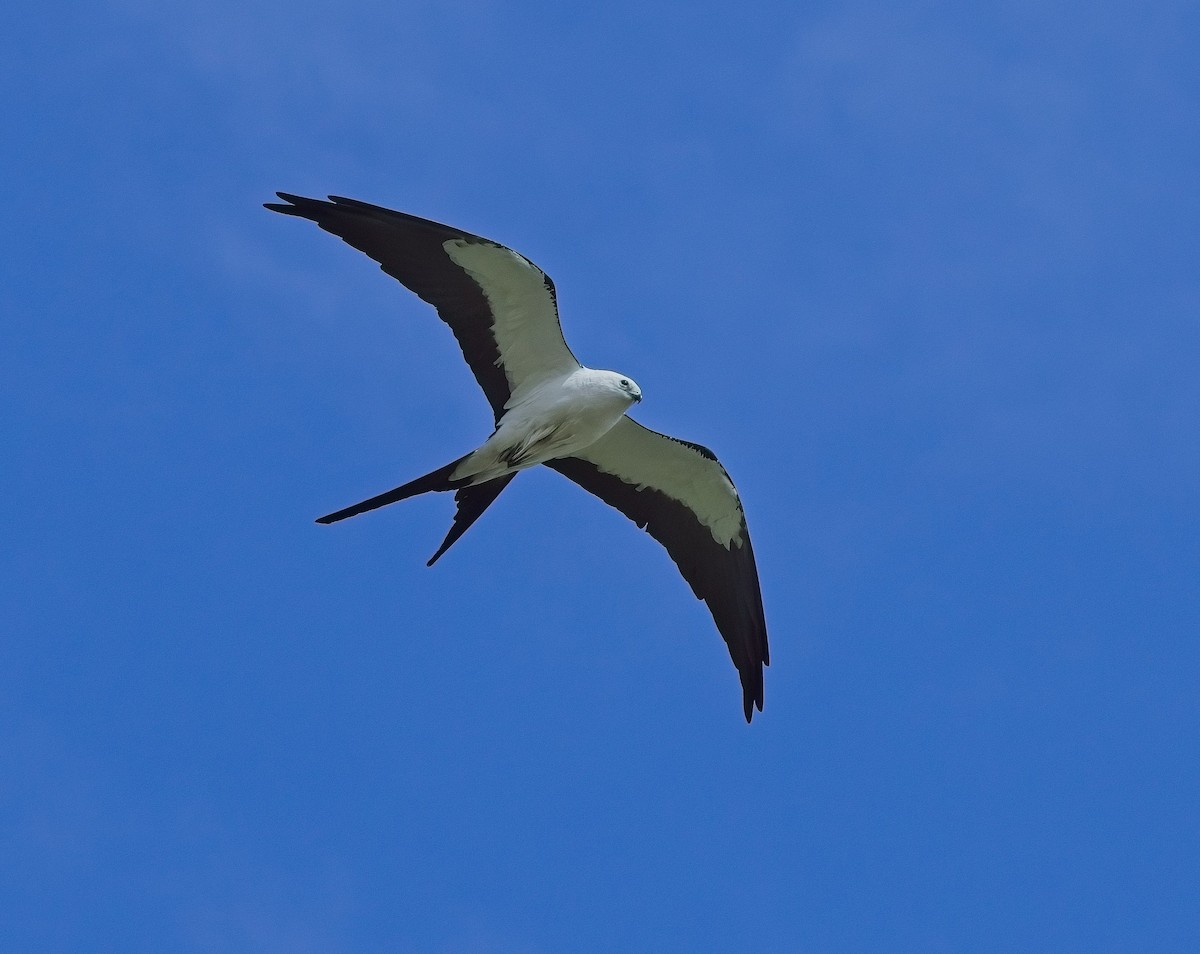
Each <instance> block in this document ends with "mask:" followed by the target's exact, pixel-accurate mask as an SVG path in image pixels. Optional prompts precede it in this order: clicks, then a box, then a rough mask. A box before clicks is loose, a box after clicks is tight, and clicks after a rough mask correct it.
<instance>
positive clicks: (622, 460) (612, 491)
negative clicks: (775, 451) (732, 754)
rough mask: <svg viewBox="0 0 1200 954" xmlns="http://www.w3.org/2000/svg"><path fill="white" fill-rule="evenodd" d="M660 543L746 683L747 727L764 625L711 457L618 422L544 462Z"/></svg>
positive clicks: (759, 675)
mask: <svg viewBox="0 0 1200 954" xmlns="http://www.w3.org/2000/svg"><path fill="white" fill-rule="evenodd" d="M546 466H547V467H550V468H552V469H554V470H557V471H558V472H559V473H560V474H563V475H564V476H566V477H569V478H570V479H571V480H573V481H575V483H577V484H579V486H581V487H582V488H583V489H584V490H587V491H590V492H591V493H593V494H595V495H596V496H597V497H599V498H600V499H601V500H603V501H604V502H605V503H607V504H610V505H611V506H613V507H616V508H617V509H618V510H620V511H621V513H623V514H625V516H627V517H628V518H629V519H630V520H632V521H633V522H634V523H636V524H637V525H638V526H639V527H642V528H644V529H645V530H646V531H647V532H648V533H649V534H650V535H651V536H652V537H654V539H655V540H657V541H658V542H659V543H661V544H662V545H663V546H664V547H666V549H667V553H669V554H670V555H671V559H672V560H674V561H675V563H676V564H677V565H678V567H679V571H680V572H681V573H682V574H683V578H684V579H685V580H687V582H688V584H689V585H690V586H691V588H692V592H694V593H695V594H696V596H697V597H698V598H699V599H702V600H704V602H705V603H707V604H708V608H709V611H710V612H711V613H712V615H713V620H714V621H715V622H716V624H717V629H718V631H719V632H720V633H721V636H722V637H723V638H724V639H725V642H726V644H727V645H728V647H729V655H730V656H731V657H732V658H733V664H734V665H735V666H736V667H737V670H738V675H739V676H740V677H741V681H742V697H743V707H744V709H745V713H746V721H747V722H749V721H750V717H751V715H752V714H753V709H754V707H755V706H757V707H758V710H759V711H760V712H761V711H762V707H763V671H762V670H763V666H766V665H768V663H769V658H768V653H767V624H766V619H765V617H764V615H763V605H762V593H761V591H760V589H759V585H758V570H757V568H756V567H755V564H754V551H753V550H752V549H751V547H750V532H749V530H748V529H747V527H746V517H745V514H744V513H743V512H742V503H741V500H740V499H739V498H738V493H737V490H736V489H735V488H734V486H733V482H732V481H731V480H730V479H729V475H728V474H726V473H725V468H723V467H722V466H721V464H720V463H719V462H718V461H717V458H716V457H715V456H714V455H713V453H712V452H711V451H710V450H708V449H707V448H704V447H700V446H699V445H697V444H689V443H688V442H686V441H680V440H676V439H675V438H673V437H668V436H666V435H665V434H659V433H658V432H656V431H652V430H649V429H648V428H645V427H642V425H641V424H638V423H637V422H636V421H634V420H631V419H630V418H628V417H626V418H622V419H621V420H620V421H619V422H618V423H617V425H616V426H615V427H614V428H613V429H612V430H611V431H609V432H608V433H607V434H605V435H604V436H603V437H602V438H600V440H598V441H596V443H594V444H592V445H591V446H590V447H588V448H587V449H586V450H585V451H583V452H581V453H580V454H577V455H576V456H574V457H565V458H562V459H559V460H551V461H547V462H546Z"/></svg>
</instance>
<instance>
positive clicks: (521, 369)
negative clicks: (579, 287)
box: [265, 192, 579, 420]
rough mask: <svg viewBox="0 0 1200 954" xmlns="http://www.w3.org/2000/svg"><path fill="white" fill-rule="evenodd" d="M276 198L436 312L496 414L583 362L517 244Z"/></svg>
mask: <svg viewBox="0 0 1200 954" xmlns="http://www.w3.org/2000/svg"><path fill="white" fill-rule="evenodd" d="M277 194H278V196H279V197H280V198H281V199H283V200H284V201H285V202H287V203H289V204H287V205H284V204H282V203H278V202H268V203H266V204H265V205H266V208H268V209H270V210H271V211H273V212H283V213H285V214H286V215H296V216H299V217H301V218H305V219H310V220H312V221H313V222H316V223H317V225H319V226H320V227H321V228H323V229H324V230H325V231H326V232H331V233H333V234H334V235H336V236H338V238H340V239H342V240H343V241H344V242H346V243H347V244H349V245H352V246H353V247H354V248H356V249H358V250H359V251H361V252H365V253H366V254H367V255H369V256H370V257H371V258H373V259H374V260H375V261H377V262H378V263H379V265H380V267H381V268H382V269H383V270H384V271H385V272H387V274H389V275H391V276H392V277H393V278H395V279H396V280H397V281H399V282H400V283H401V284H402V285H404V286H405V287H406V288H408V289H409V290H410V291H412V292H414V293H416V294H417V295H418V296H419V297H421V298H422V299H424V300H425V301H427V302H429V304H431V305H433V306H434V307H435V308H436V309H437V312H438V315H439V316H440V317H441V319H442V320H443V321H444V322H446V324H448V325H449V326H450V330H451V331H453V332H454V337H455V338H457V339H458V344H459V347H461V348H462V353H463V357H464V358H466V359H467V364H468V365H470V368H471V372H472V373H473V374H474V375H475V379H476V380H477V381H478V382H479V386H480V387H481V388H483V393H484V395H485V396H486V397H487V399H488V402H489V403H490V404H491V405H492V410H493V411H494V412H495V415H496V419H497V420H499V419H500V416H501V415H502V414H503V413H504V406H505V404H506V403H507V402H508V400H509V398H510V397H511V396H512V395H513V393H514V392H516V391H518V390H519V389H521V388H522V387H525V386H529V385H535V384H537V383H538V382H540V381H543V380H545V379H547V378H549V377H554V376H556V375H560V374H567V373H570V372H571V371H573V370H575V369H576V368H578V367H579V362H578V361H576V360H575V357H574V355H572V354H571V351H570V349H569V348H568V347H567V344H566V341H564V340H563V336H562V329H561V328H560V327H559V323H558V305H557V302H556V299H555V293H554V283H553V282H551V281H550V279H549V278H548V277H547V276H546V274H545V272H543V271H542V270H541V269H540V268H538V267H537V266H536V265H534V264H533V263H532V262H530V261H529V260H528V259H526V258H524V257H523V256H521V255H519V254H517V253H516V252H514V251H512V250H511V249H508V248H505V247H504V246H503V245H500V244H498V243H496V242H492V241H490V240H489V239H485V238H480V237H479V236H478V235H472V234H471V233H470V232H463V231H461V230H460V229H455V228H451V227H450V226H448V225H441V224H439V223H437V222H431V221H429V220H428V219H421V218H417V217H416V216H415V215H407V214H405V213H403V212H393V211H391V210H390V209H384V208H381V207H379V206H377V205H369V204H368V203H366V202H359V201H358V200H356V199H343V198H339V197H338V196H330V197H329V201H328V202H326V201H323V200H321V199H306V198H304V197H302V196H297V195H289V194H287V193H285V192H280V193H277Z"/></svg>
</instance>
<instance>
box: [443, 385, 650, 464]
mask: <svg viewBox="0 0 1200 954" xmlns="http://www.w3.org/2000/svg"><path fill="white" fill-rule="evenodd" d="M582 370H583V371H585V372H586V371H588V370H589V369H586V368H585V369H582ZM576 375H578V372H577V373H576ZM576 375H572V376H569V377H568V378H567V379H566V380H564V381H555V382H549V383H547V385H545V386H543V387H542V388H540V389H538V390H537V391H535V392H533V393H531V394H529V395H527V396H526V397H525V398H524V399H523V400H521V401H520V402H519V403H517V404H515V405H514V406H513V407H511V408H509V409H508V410H507V411H506V412H505V414H504V416H503V417H502V418H501V419H500V423H499V424H498V425H497V427H496V431H495V433H494V434H492V436H491V437H489V438H488V439H487V441H485V442H484V444H483V445H482V446H481V447H480V448H479V449H478V450H476V451H475V452H474V453H472V454H471V455H470V456H469V457H467V459H466V460H464V461H463V462H462V463H461V464H459V466H458V468H457V469H456V470H455V471H454V474H453V475H452V479H453V480H462V479H463V478H466V477H471V478H474V479H473V480H472V481H471V482H472V483H473V484H478V483H483V482H484V481H486V480H492V479H494V478H496V477H500V476H503V475H504V474H508V473H512V472H513V471H515V470H523V469H524V468H526V467H533V466H534V465H536V464H541V463H544V462H546V461H548V460H554V459H555V458H556V457H570V456H571V455H572V454H575V453H577V452H579V451H581V450H583V449H584V448H585V447H590V446H591V445H592V444H593V443H595V442H596V441H597V440H599V439H600V438H601V437H603V436H604V435H605V434H607V433H608V432H609V431H610V430H611V429H612V427H613V425H614V424H616V423H617V421H619V420H620V419H621V418H622V417H624V415H625V412H626V411H627V410H628V409H629V403H630V402H629V401H628V400H626V399H625V398H623V397H622V396H620V395H614V394H613V393H612V392H611V391H610V390H602V389H596V388H591V387H588V386H587V381H586V379H585V380H584V381H582V382H580V381H578V380H572V379H573V378H575V377H576Z"/></svg>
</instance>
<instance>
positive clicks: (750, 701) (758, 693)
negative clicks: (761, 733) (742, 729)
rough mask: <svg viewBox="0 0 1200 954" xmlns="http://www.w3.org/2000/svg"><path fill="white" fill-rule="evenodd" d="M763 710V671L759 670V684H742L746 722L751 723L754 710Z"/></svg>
mask: <svg viewBox="0 0 1200 954" xmlns="http://www.w3.org/2000/svg"><path fill="white" fill-rule="evenodd" d="M755 709H757V710H758V711H759V712H762V711H763V685H762V671H761V670H760V671H759V678H758V683H757V685H754V686H750V685H743V686H742V711H743V713H745V716H746V724H747V725H749V724H750V722H751V720H753V718H754V710H755Z"/></svg>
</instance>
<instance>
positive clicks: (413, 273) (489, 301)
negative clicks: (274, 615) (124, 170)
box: [266, 192, 768, 722]
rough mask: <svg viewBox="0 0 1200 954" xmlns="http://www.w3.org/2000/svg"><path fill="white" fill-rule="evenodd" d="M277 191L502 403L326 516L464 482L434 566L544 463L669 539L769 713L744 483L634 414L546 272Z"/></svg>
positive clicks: (362, 207)
mask: <svg viewBox="0 0 1200 954" xmlns="http://www.w3.org/2000/svg"><path fill="white" fill-rule="evenodd" d="M277 194H278V195H279V197H280V198H281V199H283V200H284V202H286V203H287V204H286V205H285V204H282V203H274V202H271V203H266V207H267V208H268V209H271V210H272V211H274V212H283V213H285V214H287V215H297V216H300V217H301V218H305V219H311V220H312V221H313V222H316V223H317V225H319V226H320V227H321V228H322V229H324V230H325V231H326V232H331V233H333V234H334V235H336V236H338V237H339V238H340V239H342V240H343V241H344V242H346V243H347V244H349V245H351V246H353V247H354V248H356V249H358V250H359V251H361V252H365V253H366V254H367V255H369V256H370V257H371V258H373V259H374V260H375V261H376V262H378V263H379V265H380V267H382V268H383V270H384V271H385V272H387V274H389V275H391V276H392V277H393V278H395V279H397V280H399V282H400V283H401V284H402V285H404V286H405V287H406V288H408V289H409V290H410V291H413V292H415V293H416V294H417V295H418V296H420V297H421V298H422V299H424V300H425V301H427V302H429V304H431V305H433V306H434V308H436V309H437V312H438V315H439V316H440V317H441V319H442V320H443V321H444V322H446V324H448V325H449V326H450V330H451V331H453V332H454V336H455V337H456V338H457V339H458V343H459V346H460V347H461V348H462V352H463V357H464V358H466V359H467V364H468V365H470V367H471V371H472V372H473V373H474V375H475V378H476V379H477V380H478V381H479V386H480V387H481V388H483V393H484V394H485V395H486V396H487V399H488V401H489V402H490V403H491V405H492V410H493V411H494V412H495V415H496V429H495V431H493V432H492V435H491V437H489V438H488V439H487V440H486V441H484V443H483V444H482V445H481V446H480V447H479V448H478V449H476V450H474V451H472V452H471V453H469V454H467V455H466V456H465V457H460V458H459V459H458V460H456V461H452V462H451V463H449V464H447V465H446V466H445V467H440V468H438V469H437V470H435V471H433V472H432V473H430V474H426V475H425V476H424V477H418V478H417V479H416V480H413V481H410V482H409V483H407V484H404V485H403V486H402V487H397V488H396V489H395V490H389V491H388V492H387V493H383V494H380V495H379V496H377V497H372V498H371V499H370V500H364V501H363V502H362V503H359V504H355V505H354V506H352V507H347V508H346V509H345V510H339V511H337V512H336V513H331V514H329V515H327V516H324V517H321V518H320V519H319V520H318V521H317V522H318V523H334V522H335V521H338V520H343V519H345V518H346V517H353V516H354V515H355V514H360V513H365V512H366V511H368V510H374V509H375V508H376V507H382V506H384V505H385V504H390V503H394V502H395V501H397V500H404V499H405V498H407V497H412V496H415V495H416V494H423V493H427V492H429V491H434V490H439V491H445V490H453V491H454V492H455V493H454V500H455V502H456V504H457V505H458V506H457V512H456V513H455V515H454V523H453V525H452V526H451V528H450V532H449V533H448V534H447V535H446V539H445V541H444V542H443V543H442V545H441V546H440V547H438V550H437V552H436V553H435V554H434V555H433V557H432V558H431V559H430V560H429V565H430V566H432V565H433V563H434V561H436V560H437V559H438V557H440V556H441V555H442V554H443V553H445V552H446V550H447V549H448V548H449V547H450V546H451V544H453V543H454V541H456V540H457V539H458V538H459V537H461V536H462V535H463V533H465V532H466V530H467V528H468V527H470V526H471V524H472V523H474V522H475V521H476V520H478V519H479V516H480V515H481V514H482V513H483V512H484V510H486V509H487V508H488V506H489V505H490V504H491V503H492V501H494V500H495V499H496V497H497V496H498V495H499V494H500V491H502V490H503V489H504V488H505V487H507V486H508V484H509V481H511V480H512V479H513V477H514V476H516V474H517V472H518V471H520V470H523V469H525V468H526V467H532V466H534V465H535V464H545V465H546V466H547V467H550V468H551V469H553V470H557V471H558V472H559V473H560V474H562V475H563V476H565V477H567V478H569V479H570V480H573V481H575V483H577V484H579V485H580V486H581V487H583V489H584V490H588V491H590V492H591V493H593V494H595V495H596V496H597V497H599V498H600V499H601V500H603V501H604V502H605V503H608V504H610V505H612V506H613V507H616V508H617V509H618V510H620V511H621V512H622V513H623V514H625V516H627V517H628V518H629V519H630V520H632V521H633V522H634V523H636V524H637V525H638V526H639V527H643V528H644V529H645V530H647V531H648V532H649V533H650V535H651V536H652V537H654V539H656V540H657V541H658V542H659V543H661V544H662V545H663V546H664V547H666V549H667V552H668V553H669V554H670V555H671V559H672V560H674V561H675V563H676V564H677V565H678V567H679V570H680V572H681V573H682V574H683V578H684V579H685V580H687V582H688V584H689V585H690V586H691V588H692V591H693V592H694V593H695V594H696V596H697V597H698V598H699V599H702V600H704V602H705V603H707V604H708V608H709V610H710V611H711V612H712V615H713V619H714V621H715V622H716V624H717V629H718V630H719V631H720V633H721V636H722V637H724V639H725V642H726V643H727V644H728V646H729V655H730V656H731V657H732V658H733V663H734V665H735V666H736V667H737V670H738V673H739V675H740V676H741V681H742V694H743V706H744V709H745V713H746V721H747V722H748V721H750V717H751V715H752V713H753V708H754V707H755V706H757V707H758V709H759V711H762V706H763V673H762V667H763V666H765V665H767V662H768V660H767V627H766V620H765V619H764V617H763V606H762V595H761V593H760V591H759V585H758V571H757V569H756V568H755V565H754V552H753V550H751V548H750V533H749V531H748V530H747V528H746V517H745V514H744V513H743V512H742V504H741V500H740V499H739V498H738V494H737V490H735V489H734V486H733V482H732V481H731V480H730V479H729V475H728V474H727V473H725V468H724V467H722V466H721V464H720V462H719V461H718V460H717V458H716V456H715V455H714V454H713V453H712V451H710V450H708V448H706V447H701V446H700V445H699V444H692V443H689V442H688V441H681V440H678V439H676V438H674V437H668V436H667V435H665V434H659V433H656V432H655V431H652V430H649V429H647V428H645V427H642V425H641V424H638V423H636V422H635V421H633V420H632V419H631V418H629V417H627V416H626V414H625V412H626V411H628V410H629V408H630V407H631V406H632V405H633V404H636V403H638V402H639V401H641V399H642V392H641V389H640V388H639V387H638V386H637V385H636V384H635V383H634V382H633V380H632V379H631V378H628V377H626V376H624V375H621V374H617V373H616V372H614V371H593V370H592V369H591V368H585V367H583V366H582V365H581V364H580V363H579V362H578V361H577V360H575V356H574V355H573V354H571V351H570V349H569V348H568V347H567V344H566V341H564V340H563V335H562V329H561V328H560V327H559V322H558V304H557V300H556V297H555V292H554V283H553V282H551V281H550V279H549V278H548V277H547V275H546V274H545V272H543V271H542V270H541V269H540V268H538V267H537V266H536V265H534V264H533V263H532V262H530V261H529V260H528V259H526V258H525V257H524V256H522V255H519V254H517V253H516V252H514V251H512V249H508V248H505V247H504V246H503V245H500V244H498V243H496V242H492V241H490V240H488V239H485V238H480V237H479V236H478V235H472V234H471V233H469V232H463V231H461V230H459V229H455V228H451V227H450V226H447V225H440V224H438V223H437V222H430V221H428V220H427V219H420V218H417V217H416V216H413V215H407V214H405V213H403V212H392V211H390V210H388V209H383V208H380V207H379V206H375V205H368V204H367V203H366V202H359V201H357V200H355V199H343V198H338V197H336V196H331V197H330V201H328V202H325V201H322V200H319V199H306V198H303V197H301V196H296V195H288V194H286V193H283V192H280V193H277Z"/></svg>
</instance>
